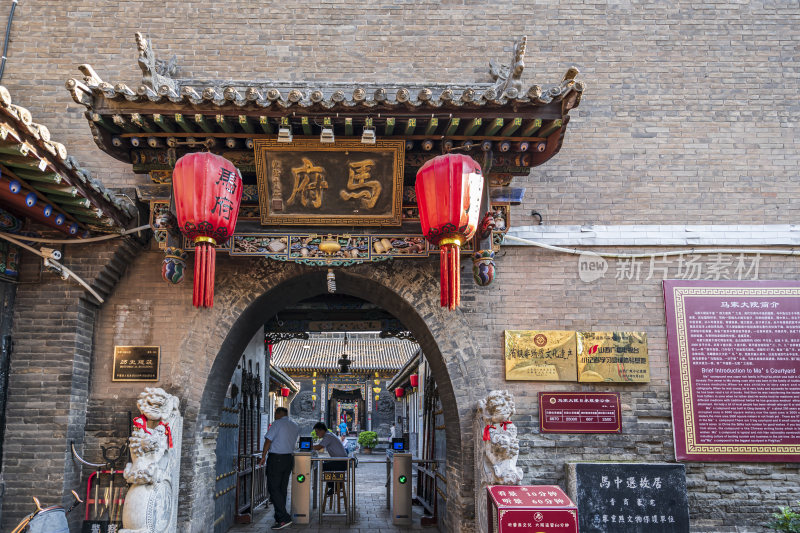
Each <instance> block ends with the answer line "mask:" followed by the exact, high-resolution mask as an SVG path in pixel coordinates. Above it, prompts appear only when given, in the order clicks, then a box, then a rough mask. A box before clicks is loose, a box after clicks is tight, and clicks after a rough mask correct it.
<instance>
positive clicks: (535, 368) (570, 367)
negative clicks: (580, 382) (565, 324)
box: [505, 330, 578, 381]
mask: <svg viewBox="0 0 800 533" xmlns="http://www.w3.org/2000/svg"><path fill="white" fill-rule="evenodd" d="M576 350H577V346H576V344H575V332H574V331H549V330H548V331H519V330H506V332H505V361H506V379H507V380H515V381H576V380H577V379H578V370H577V366H576V357H575V354H576Z"/></svg>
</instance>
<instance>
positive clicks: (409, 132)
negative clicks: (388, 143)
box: [405, 118, 417, 135]
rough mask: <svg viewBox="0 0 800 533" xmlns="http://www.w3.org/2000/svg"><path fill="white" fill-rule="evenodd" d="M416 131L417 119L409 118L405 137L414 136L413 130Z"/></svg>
mask: <svg viewBox="0 0 800 533" xmlns="http://www.w3.org/2000/svg"><path fill="white" fill-rule="evenodd" d="M415 129H417V119H415V118H410V119H408V122H406V130H405V135H414V130H415Z"/></svg>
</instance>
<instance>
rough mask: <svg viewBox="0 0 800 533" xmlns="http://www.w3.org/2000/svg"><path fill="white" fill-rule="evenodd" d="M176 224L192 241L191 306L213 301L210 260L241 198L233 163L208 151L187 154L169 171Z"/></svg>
mask: <svg viewBox="0 0 800 533" xmlns="http://www.w3.org/2000/svg"><path fill="white" fill-rule="evenodd" d="M172 188H173V191H174V192H175V211H176V214H177V216H178V227H179V228H180V230H181V232H182V233H183V234H184V235H186V237H187V238H189V239H191V240H192V241H193V242H194V246H195V248H194V293H193V297H192V303H193V304H194V306H195V307H213V305H214V263H215V259H216V255H217V252H216V249H215V248H214V247H215V246H216V245H218V244H223V243H224V242H225V241H227V240H228V238H229V237H230V236H231V235H232V234H233V231H234V228H235V227H236V218H237V217H238V216H239V204H240V203H241V200H242V176H241V175H240V174H239V171H238V170H237V169H236V167H235V166H234V165H233V163H231V162H230V161H228V160H227V159H225V158H224V157H220V156H218V155H214V154H211V153H208V152H198V153H194V154H187V155H185V156H183V157H181V158H180V159H178V161H177V162H176V163H175V170H173V171H172Z"/></svg>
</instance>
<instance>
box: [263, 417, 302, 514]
mask: <svg viewBox="0 0 800 533" xmlns="http://www.w3.org/2000/svg"><path fill="white" fill-rule="evenodd" d="M299 433H300V428H298V427H297V424H296V423H295V422H294V420H290V419H289V410H288V409H286V408H285V407H278V408H276V409H275V421H274V422H273V423H272V425H271V426H270V427H269V430H267V434H266V435H265V436H264V449H263V450H262V452H261V461H259V463H258V464H260V465H263V464H264V463H267V490H268V491H269V499H270V501H272V506H273V507H274V509H275V525H273V526H272V529H283V528H285V527H289V526H291V525H292V515H290V514H289V513H288V512H287V511H286V495H287V493H288V492H289V478H291V477H292V466H293V465H294V458H293V456H292V453H293V452H294V448H295V445H296V444H297V435H298V434H299Z"/></svg>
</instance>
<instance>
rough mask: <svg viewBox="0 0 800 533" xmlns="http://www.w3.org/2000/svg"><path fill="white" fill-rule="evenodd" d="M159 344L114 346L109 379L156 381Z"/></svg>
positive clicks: (159, 353) (159, 354)
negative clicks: (112, 365)
mask: <svg viewBox="0 0 800 533" xmlns="http://www.w3.org/2000/svg"><path fill="white" fill-rule="evenodd" d="M160 356H161V348H160V347H159V346H114V369H113V375H112V376H111V381H158V368H159V365H158V363H159V360H160Z"/></svg>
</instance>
